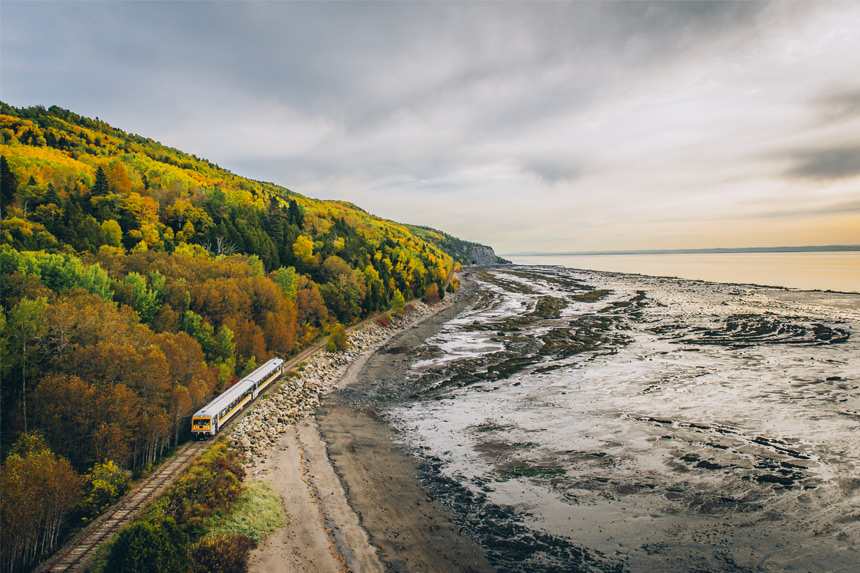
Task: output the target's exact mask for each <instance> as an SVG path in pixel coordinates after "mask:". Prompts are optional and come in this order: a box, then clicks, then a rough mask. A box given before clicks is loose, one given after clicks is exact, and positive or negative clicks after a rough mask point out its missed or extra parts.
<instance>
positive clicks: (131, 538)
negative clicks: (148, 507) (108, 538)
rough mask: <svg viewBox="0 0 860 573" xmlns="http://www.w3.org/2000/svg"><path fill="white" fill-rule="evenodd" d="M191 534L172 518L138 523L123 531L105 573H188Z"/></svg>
mask: <svg viewBox="0 0 860 573" xmlns="http://www.w3.org/2000/svg"><path fill="white" fill-rule="evenodd" d="M187 543H188V535H187V534H186V533H185V532H184V531H183V530H182V528H181V527H179V526H178V525H177V524H176V522H175V521H174V520H173V519H171V518H169V517H166V518H162V519H158V520H156V521H136V522H134V523H132V524H131V525H129V526H128V527H126V528H125V529H123V530H122V531H120V532H119V535H117V536H116V539H115V540H114V542H113V544H112V545H111V549H110V554H109V555H108V557H107V562H106V564H105V571H111V572H124V571H128V572H135V573H145V572H150V571H151V572H152V573H164V572H170V571H177V572H180V571H182V572H184V571H188V569H189V566H190V564H191V561H190V559H189V557H188V551H187V549H186V548H185V545H186V544H187Z"/></svg>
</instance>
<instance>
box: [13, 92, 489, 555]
mask: <svg viewBox="0 0 860 573" xmlns="http://www.w3.org/2000/svg"><path fill="white" fill-rule="evenodd" d="M0 237H2V241H0V280H2V284H0V344H2V357H3V359H2V367H0V368H2V371H0V375H2V387H0V413H2V419H0V432H2V434H0V436H2V441H0V445H2V464H3V465H2V470H3V471H2V479H0V482H2V483H0V487H2V490H0V493H2V504H3V507H2V524H0V525H2V536H3V550H2V567H3V569H6V570H16V569H21V568H26V566H27V564H29V563H33V562H34V561H36V560H37V559H38V558H39V557H40V555H43V554H44V553H47V552H50V551H51V550H52V549H53V548H54V547H55V546H56V544H57V543H58V542H59V541H60V540H61V538H62V535H63V534H64V533H65V532H66V531H68V530H69V529H70V528H74V527H75V526H77V525H79V524H81V523H85V522H86V521H87V520H89V519H91V518H92V517H93V516H94V515H97V514H98V512H99V511H101V510H102V509H103V508H104V507H106V506H107V505H108V504H109V503H110V502H111V501H112V500H114V499H116V498H117V496H119V495H121V494H122V493H123V491H124V490H125V488H126V487H127V481H128V477H129V476H132V477H133V476H134V475H139V474H141V473H143V472H146V471H147V470H148V469H149V468H151V467H152V465H153V464H155V463H156V462H157V461H158V460H159V459H160V458H161V457H163V456H164V455H165V454H167V453H168V452H169V451H170V449H171V448H172V447H173V446H175V445H176V444H177V443H179V442H180V441H182V440H183V439H186V438H187V435H188V425H189V424H188V421H189V417H190V415H191V413H193V412H194V411H195V410H196V409H197V408H199V407H200V406H202V405H203V404H205V403H206V402H207V401H208V400H210V399H211V398H212V397H213V396H215V395H216V394H217V393H219V392H221V391H223V390H224V389H226V388H227V387H229V386H230V385H231V384H232V383H234V382H235V381H236V380H238V378H239V377H241V376H242V375H244V374H245V373H247V372H250V371H251V370H252V369H253V368H255V367H256V366H257V365H259V364H261V363H263V362H264V361H265V360H267V359H269V358H271V357H273V356H281V357H288V356H290V355H292V354H295V353H296V352H298V351H299V350H300V349H302V348H304V347H307V346H308V345H310V344H312V343H313V342H315V341H317V340H319V339H320V338H321V337H324V336H326V335H328V334H329V333H330V332H332V330H336V329H339V328H342V326H343V325H350V324H354V323H356V322H358V321H360V320H361V319H363V318H365V317H368V316H371V315H373V314H374V313H377V312H380V311H384V310H388V309H394V310H397V309H401V308H402V307H403V306H404V304H405V302H406V301H408V300H411V299H413V298H416V297H421V296H423V295H424V294H425V292H427V291H428V289H429V290H430V291H432V292H434V293H440V294H443V295H444V287H445V284H446V279H447V278H448V276H449V274H450V273H451V272H452V270H454V269H455V267H456V266H457V265H459V264H461V263H467V262H468V261H469V251H470V249H471V248H472V247H473V246H475V245H474V244H473V243H469V242H466V241H461V240H459V239H456V238H454V237H451V236H450V235H447V234H445V233H442V232H439V231H436V230H433V229H429V228H426V227H415V226H409V225H403V224H399V223H395V222H392V221H387V220H384V219H381V218H379V217H375V216H373V215H371V214H369V213H367V212H365V211H363V210H362V209H360V208H358V207H356V206H354V205H351V204H349V203H345V202H340V201H323V200H315V199H311V198H308V197H305V196H302V195H300V194H298V193H295V192H292V191H290V190H288V189H285V188H283V187H280V186H277V185H275V184H272V183H264V182H259V181H253V180H249V179H246V178H243V177H240V176H238V175H235V174H233V173H231V172H230V171H228V170H225V169H222V168H220V167H219V166H218V165H216V164H214V163H212V162H210V161H207V160H205V159H201V158H198V157H196V156H194V155H189V154H187V153H184V152H181V151H179V150H176V149H172V148H169V147H167V146H164V145H162V144H160V143H158V142H156V141H153V140H151V139H147V138H145V137H142V136H139V135H134V134H129V133H125V132H123V131H121V130H119V129H116V128H114V127H112V126H110V125H108V124H107V123H105V122H103V121H99V120H98V119H95V120H94V119H89V118H85V117H82V116H79V115H77V114H75V113H73V112H70V111H68V110H64V109H61V108H58V107H50V108H47V109H46V108H44V107H41V106H36V107H30V108H14V107H11V106H9V105H7V104H5V103H2V102H0ZM448 288H451V287H450V286H449V287H448Z"/></svg>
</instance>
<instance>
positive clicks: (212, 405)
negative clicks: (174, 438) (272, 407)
mask: <svg viewBox="0 0 860 573" xmlns="http://www.w3.org/2000/svg"><path fill="white" fill-rule="evenodd" d="M283 373H284V361H283V360H282V359H280V358H273V359H271V360H269V361H268V362H266V363H265V364H263V365H262V366H260V367H259V368H257V369H256V370H254V371H253V372H251V373H250V374H248V375H247V376H245V377H244V378H242V379H241V380H239V381H238V382H236V383H235V384H233V385H232V386H231V387H230V388H228V389H227V390H225V391H224V393H223V394H221V395H220V396H218V397H217V398H215V399H214V400H212V401H211V402H209V403H208V404H206V405H205V406H203V407H202V408H200V409H199V410H198V411H197V412H196V413H195V414H194V416H192V417H191V432H192V433H193V434H194V437H195V438H208V437H210V436H214V435H215V434H217V433H218V430H219V429H220V428H222V427H223V426H224V424H226V423H227V420H229V419H230V418H232V417H233V416H235V415H236V414H237V413H238V412H239V411H240V410H241V409H242V408H244V407H245V406H246V405H247V404H250V403H251V402H253V401H254V400H256V398H257V396H259V395H260V393H261V392H262V391H263V390H264V389H265V388H266V386H268V385H269V384H271V383H272V382H274V381H275V380H276V379H277V378H278V377H279V376H280V375H281V374H283Z"/></svg>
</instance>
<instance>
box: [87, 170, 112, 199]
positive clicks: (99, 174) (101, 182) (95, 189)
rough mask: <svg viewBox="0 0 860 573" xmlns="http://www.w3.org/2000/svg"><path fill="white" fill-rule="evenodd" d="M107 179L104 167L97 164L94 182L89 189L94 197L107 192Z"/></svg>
mask: <svg viewBox="0 0 860 573" xmlns="http://www.w3.org/2000/svg"><path fill="white" fill-rule="evenodd" d="M108 190H109V189H108V180H107V175H105V172H104V169H102V168H101V166H99V168H98V170H97V171H96V182H95V184H94V185H93V186H92V189H90V194H91V195H93V196H94V197H96V196H99V195H107V194H108Z"/></svg>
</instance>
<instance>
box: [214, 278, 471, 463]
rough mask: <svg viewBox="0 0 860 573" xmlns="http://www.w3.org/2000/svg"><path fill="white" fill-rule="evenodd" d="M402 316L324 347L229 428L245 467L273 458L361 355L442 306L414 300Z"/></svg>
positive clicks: (447, 300) (449, 296)
mask: <svg viewBox="0 0 860 573" xmlns="http://www.w3.org/2000/svg"><path fill="white" fill-rule="evenodd" d="M458 294H459V292H458V293H453V294H452V293H448V294H447V296H446V297H445V303H446V304H445V306H448V304H450V303H451V302H454V301H455V300H457V298H459V297H458ZM411 307H412V308H413V309H414V310H409V311H407V312H405V313H404V314H402V315H392V316H391V324H389V325H388V326H382V325H381V324H379V323H378V322H376V321H372V322H369V323H368V324H366V325H364V326H362V327H361V328H358V329H356V330H353V331H351V332H350V333H349V338H348V343H349V345H348V347H347V349H346V350H343V351H340V352H327V351H326V350H320V351H319V352H317V353H315V354H313V355H312V356H311V357H310V358H309V359H308V360H307V361H306V362H303V363H302V364H301V365H300V366H299V367H298V368H297V369H296V370H295V371H293V372H289V373H287V374H286V375H285V377H284V378H283V379H282V380H281V381H280V382H279V386H278V387H277V388H276V389H274V390H273V391H271V392H270V393H269V394H267V395H265V396H263V397H261V398H260V399H259V400H258V401H257V403H256V404H255V405H254V407H253V409H252V410H251V411H249V412H248V413H246V414H245V416H244V417H243V418H242V419H241V420H240V421H239V422H238V423H237V424H236V425H235V426H233V428H232V429H231V430H230V437H231V441H232V443H233V445H234V446H235V447H237V448H239V449H240V450H241V451H242V452H243V453H244V455H245V461H244V464H245V467H246V468H253V467H256V466H259V465H260V464H262V463H263V462H264V461H265V460H266V459H268V457H269V450H270V449H271V448H272V447H273V446H274V445H275V443H276V442H277V441H278V437H279V436H280V435H281V434H283V433H284V432H286V431H287V430H288V429H289V428H290V427H291V426H292V425H293V424H295V423H296V422H298V421H299V420H301V419H303V418H306V417H308V416H311V415H313V414H314V412H316V409H317V408H318V407H319V405H320V399H321V398H322V396H323V394H325V393H326V392H328V391H329V390H330V389H331V388H332V387H333V386H334V385H335V384H336V383H337V381H338V380H340V378H341V377H342V376H343V375H344V374H345V373H346V370H347V369H348V368H349V366H350V364H352V363H353V362H354V361H355V360H356V359H357V358H358V357H359V356H361V355H362V354H365V353H367V352H373V351H375V350H376V349H377V348H379V347H380V346H381V345H382V344H383V342H385V341H386V340H387V339H388V338H389V337H390V336H391V335H392V334H393V333H394V332H396V331H397V330H401V329H403V328H406V327H408V326H411V325H413V324H415V323H417V322H420V321H421V320H423V319H424V318H426V317H427V316H429V315H431V314H433V313H435V312H437V311H438V310H439V309H440V308H442V307H441V305H435V306H430V305H427V304H425V303H422V302H419V303H413V304H412V305H411Z"/></svg>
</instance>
